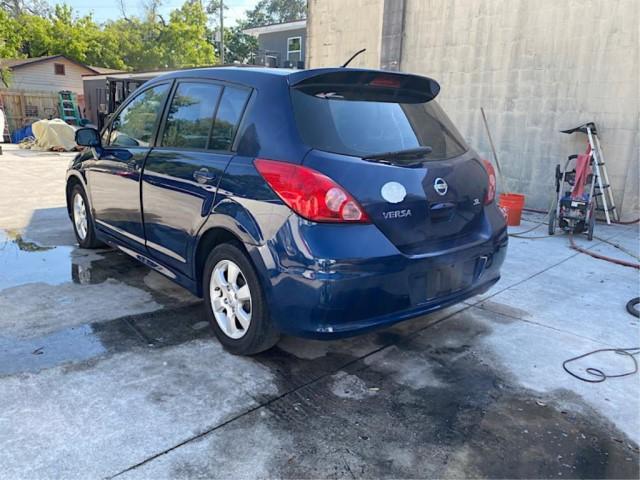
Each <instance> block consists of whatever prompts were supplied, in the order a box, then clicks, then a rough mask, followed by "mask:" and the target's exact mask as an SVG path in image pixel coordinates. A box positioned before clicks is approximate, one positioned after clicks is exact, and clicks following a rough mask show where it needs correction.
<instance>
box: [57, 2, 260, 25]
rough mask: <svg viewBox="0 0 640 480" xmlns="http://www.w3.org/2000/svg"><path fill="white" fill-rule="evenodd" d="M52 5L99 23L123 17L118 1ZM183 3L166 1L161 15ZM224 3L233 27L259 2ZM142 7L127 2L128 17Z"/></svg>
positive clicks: (166, 14)
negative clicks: (62, 6) (62, 7)
mask: <svg viewBox="0 0 640 480" xmlns="http://www.w3.org/2000/svg"><path fill="white" fill-rule="evenodd" d="M50 3H52V4H56V3H66V4H67V5H70V6H71V7H72V8H73V9H74V10H75V11H76V12H77V13H78V14H80V15H87V14H89V13H93V18H94V19H95V20H96V21H98V22H104V21H106V20H114V19H118V18H120V16H121V14H120V2H119V1H118V0H54V1H52V2H50ZM183 3H184V0H164V1H163V2H162V7H160V13H161V14H162V15H163V16H164V17H165V18H167V16H168V14H169V12H170V11H171V10H173V9H175V8H177V7H179V6H180V5H182V4H183ZM224 3H225V5H226V6H228V7H229V8H228V9H227V10H225V15H224V20H225V25H229V26H232V25H234V24H235V22H236V20H238V19H239V18H241V17H242V16H243V15H244V12H245V10H249V9H251V8H253V7H254V6H255V4H256V3H258V0H225V1H224ZM140 5H141V2H140V1H138V0H133V1H125V8H126V11H127V15H131V16H133V15H138V14H139V13H140V11H141V6H140Z"/></svg>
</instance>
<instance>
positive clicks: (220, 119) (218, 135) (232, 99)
mask: <svg viewBox="0 0 640 480" xmlns="http://www.w3.org/2000/svg"><path fill="white" fill-rule="evenodd" d="M248 98H249V91H248V90H245V89H242V88H236V87H225V89H224V93H223V94H222V98H221V99H220V105H219V106H218V113H217V114H216V121H215V124H214V126H213V134H212V136H211V142H210V143H209V149H211V150H231V144H232V143H233V136H234V133H235V131H236V128H237V127H238V123H239V122H240V117H241V116H242V112H243V110H244V106H245V104H246V103H247V99H248Z"/></svg>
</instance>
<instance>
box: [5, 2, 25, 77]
mask: <svg viewBox="0 0 640 480" xmlns="http://www.w3.org/2000/svg"><path fill="white" fill-rule="evenodd" d="M20 46H21V38H20V33H19V24H18V22H17V21H16V20H15V19H14V18H11V16H9V14H8V13H7V12H6V11H4V10H0V58H16V57H22V56H23V55H22V52H21V51H20ZM10 82H11V72H10V71H9V70H8V69H6V68H2V67H0V85H4V86H5V87H8V86H9V83H10Z"/></svg>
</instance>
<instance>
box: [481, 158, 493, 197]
mask: <svg viewBox="0 0 640 480" xmlns="http://www.w3.org/2000/svg"><path fill="white" fill-rule="evenodd" d="M482 166H483V167H484V169H485V170H486V171H487V175H488V176H489V181H488V182H487V194H486V195H485V197H484V204H485V205H489V204H490V203H491V202H493V201H494V200H495V198H496V171H495V169H494V168H493V165H491V162H490V161H489V160H486V159H484V158H483V159H482Z"/></svg>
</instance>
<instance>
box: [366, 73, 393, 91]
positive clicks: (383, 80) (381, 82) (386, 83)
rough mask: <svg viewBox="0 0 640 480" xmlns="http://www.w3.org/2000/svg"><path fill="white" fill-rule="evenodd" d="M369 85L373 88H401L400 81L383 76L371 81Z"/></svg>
mask: <svg viewBox="0 0 640 480" xmlns="http://www.w3.org/2000/svg"><path fill="white" fill-rule="evenodd" d="M369 85H371V86H372V87H389V88H398V87H399V86H400V79H398V78H394V77H389V76H385V75H381V76H379V77H376V78H374V79H373V80H371V81H370V82H369Z"/></svg>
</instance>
